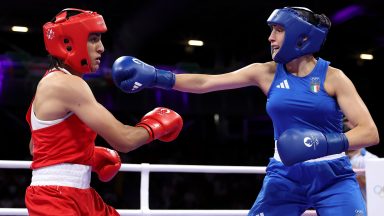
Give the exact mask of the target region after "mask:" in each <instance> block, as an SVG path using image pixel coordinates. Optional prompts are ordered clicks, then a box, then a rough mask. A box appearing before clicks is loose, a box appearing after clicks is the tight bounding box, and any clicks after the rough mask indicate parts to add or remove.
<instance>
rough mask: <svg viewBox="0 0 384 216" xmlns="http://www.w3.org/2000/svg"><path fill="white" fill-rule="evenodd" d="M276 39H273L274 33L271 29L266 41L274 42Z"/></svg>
mask: <svg viewBox="0 0 384 216" xmlns="http://www.w3.org/2000/svg"><path fill="white" fill-rule="evenodd" d="M275 40H276V39H275V34H274V32H273V31H271V34H269V37H268V41H269V42H271V43H272V42H274V41H275Z"/></svg>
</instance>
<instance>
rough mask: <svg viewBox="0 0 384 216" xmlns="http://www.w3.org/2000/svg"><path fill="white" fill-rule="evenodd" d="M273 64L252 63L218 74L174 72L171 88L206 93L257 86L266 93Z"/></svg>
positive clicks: (270, 80) (273, 68) (272, 71)
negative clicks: (174, 79)
mask: <svg viewBox="0 0 384 216" xmlns="http://www.w3.org/2000/svg"><path fill="white" fill-rule="evenodd" d="M274 71H275V64H274V63H272V62H268V63H254V64H250V65H248V66H245V67H243V68H241V69H239V70H236V71H233V72H228V73H224V74H219V75H208V74H176V82H175V85H174V86H173V89H175V90H178V91H183V92H191V93H206V92H212V91H220V90H226V89H235V88H241V87H246V86H252V85H254V86H258V87H260V88H261V90H262V91H263V92H264V93H266V92H267V89H268V88H269V85H270V84H271V82H272V80H273V76H274Z"/></svg>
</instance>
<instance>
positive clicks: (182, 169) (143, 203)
mask: <svg viewBox="0 0 384 216" xmlns="http://www.w3.org/2000/svg"><path fill="white" fill-rule="evenodd" d="M30 165H31V161H11V160H0V168H3V169H30ZM265 170H266V167H255V166H205V165H168V164H149V163H142V164H122V165H121V168H120V171H121V172H140V173H141V182H140V209H133V210H125V209H117V211H118V212H119V213H120V214H121V215H122V216H124V215H129V216H144V215H146V216H147V215H148V216H149V215H150V216H180V215H182V216H213V215H214V216H246V215H247V213H248V210H154V209H149V173H150V172H177V173H222V174H224V173H226V174H265ZM354 171H355V172H356V174H357V175H365V170H364V169H355V170H354ZM0 215H28V211H27V209H25V208H0ZM316 215H317V214H316V212H315V211H313V210H308V211H306V212H305V213H304V214H303V215H302V216H316Z"/></svg>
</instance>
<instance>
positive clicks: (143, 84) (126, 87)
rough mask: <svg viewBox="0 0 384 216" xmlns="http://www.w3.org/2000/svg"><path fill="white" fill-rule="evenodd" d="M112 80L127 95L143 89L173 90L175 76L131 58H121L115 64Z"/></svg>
mask: <svg viewBox="0 0 384 216" xmlns="http://www.w3.org/2000/svg"><path fill="white" fill-rule="evenodd" d="M112 79H113V81H114V83H115V85H116V86H117V87H119V88H120V89H121V90H122V91H124V92H126V93H135V92H138V91H140V90H142V89H143V88H151V87H158V88H163V89H171V88H172V87H173V86H174V84H175V74H174V73H172V72H171V71H166V70H160V69H157V68H155V67H153V66H152V65H149V64H146V63H144V62H142V61H140V60H139V59H137V58H134V57H131V56H121V57H119V58H118V59H116V61H115V62H114V63H113V66H112Z"/></svg>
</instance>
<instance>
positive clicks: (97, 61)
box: [95, 57, 101, 65]
mask: <svg viewBox="0 0 384 216" xmlns="http://www.w3.org/2000/svg"><path fill="white" fill-rule="evenodd" d="M95 62H96V64H98V65H99V64H100V62H101V61H100V57H99V58H96V61H95Z"/></svg>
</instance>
